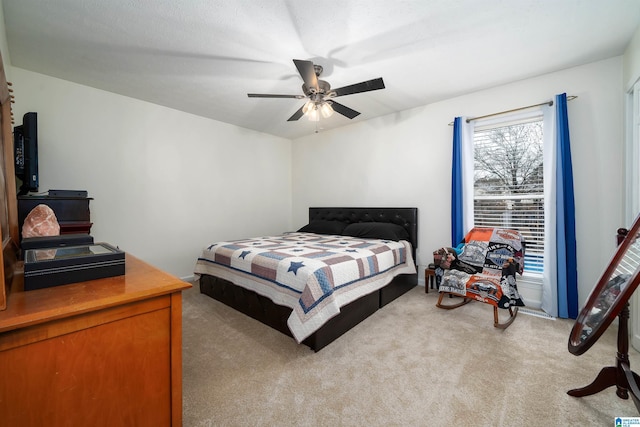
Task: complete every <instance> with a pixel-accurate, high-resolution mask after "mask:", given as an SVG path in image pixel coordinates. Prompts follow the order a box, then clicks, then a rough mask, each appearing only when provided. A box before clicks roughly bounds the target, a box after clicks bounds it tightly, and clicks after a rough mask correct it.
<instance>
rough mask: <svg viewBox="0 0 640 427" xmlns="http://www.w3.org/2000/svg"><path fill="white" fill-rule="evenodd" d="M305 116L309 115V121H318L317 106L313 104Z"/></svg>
mask: <svg viewBox="0 0 640 427" xmlns="http://www.w3.org/2000/svg"><path fill="white" fill-rule="evenodd" d="M307 117H309V121H311V122H317V121H320V113H319V112H318V107H317V106H315V105H314V106H313V108H311V109H310V110H309V111H307Z"/></svg>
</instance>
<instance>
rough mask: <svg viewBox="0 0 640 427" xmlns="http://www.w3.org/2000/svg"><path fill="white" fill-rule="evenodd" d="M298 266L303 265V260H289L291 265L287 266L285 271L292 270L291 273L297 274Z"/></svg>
mask: <svg viewBox="0 0 640 427" xmlns="http://www.w3.org/2000/svg"><path fill="white" fill-rule="evenodd" d="M300 267H304V262H302V261H291V265H290V266H289V269H288V270H287V273H288V272H290V271H293V274H298V269H299V268H300Z"/></svg>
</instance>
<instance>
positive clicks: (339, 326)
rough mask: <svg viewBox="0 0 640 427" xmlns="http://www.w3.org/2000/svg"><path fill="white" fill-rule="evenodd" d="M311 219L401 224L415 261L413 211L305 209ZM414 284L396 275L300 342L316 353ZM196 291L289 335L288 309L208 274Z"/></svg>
mask: <svg viewBox="0 0 640 427" xmlns="http://www.w3.org/2000/svg"><path fill="white" fill-rule="evenodd" d="M313 220H337V221H343V222H348V223H354V222H372V221H375V222H391V223H394V224H398V225H401V226H403V227H404V228H405V229H406V230H407V232H408V233H409V238H410V241H411V245H412V247H413V259H414V261H415V260H416V248H417V247H418V209H417V208H309V222H311V221H313ZM417 283H418V275H417V274H402V275H399V276H397V277H396V278H394V279H393V281H391V283H389V284H388V285H386V286H385V287H383V288H382V289H380V290H378V291H376V292H373V293H371V294H368V295H365V296H363V297H361V298H360V299H358V300H356V301H353V302H352V303H350V304H347V305H346V306H344V307H342V308H341V310H340V314H338V315H337V316H335V317H333V318H331V319H330V320H329V321H328V322H327V323H325V324H324V325H323V326H322V327H321V328H320V329H319V330H317V331H316V332H315V333H313V334H312V335H310V336H309V337H308V338H306V339H305V340H304V341H303V342H302V343H303V344H305V345H307V346H309V347H310V348H311V349H312V350H314V351H319V350H320V349H322V348H323V347H325V346H326V345H328V344H329V343H331V342H332V341H334V340H335V339H336V338H338V337H340V336H341V335H342V334H344V333H345V332H347V331H348V330H349V329H351V328H352V327H354V326H355V325H357V324H358V323H360V322H361V321H363V320H364V319H366V318H367V317H369V316H370V315H371V314H373V313H374V312H375V311H377V310H378V309H379V308H381V307H384V306H385V305H387V304H389V303H390V302H391V301H393V300H394V299H396V298H398V297H399V296H401V295H402V294H404V293H405V292H407V291H408V290H410V289H411V288H413V287H414V286H416V284H417ZM200 292H202V293H204V294H206V295H208V296H210V297H212V298H214V299H216V300H218V301H221V302H223V303H224V304H226V305H228V306H230V307H232V308H234V309H236V310H238V311H240V312H242V313H244V314H246V315H248V316H250V317H252V318H254V319H256V320H259V321H260V322H262V323H264V324H265V325H268V326H271V327H272V328H274V329H276V330H278V331H280V332H282V333H284V334H286V335H289V336H292V335H291V331H290V330H289V327H288V326H287V319H288V318H289V315H290V314H291V311H292V310H291V308H289V307H285V306H281V305H278V304H275V303H274V302H273V301H271V300H270V299H269V298H267V297H264V296H262V295H259V294H257V293H255V292H253V291H250V290H248V289H245V288H242V287H240V286H236V285H234V284H233V283H231V282H229V281H227V280H224V279H220V278H218V277H214V276H209V275H202V276H201V277H200Z"/></svg>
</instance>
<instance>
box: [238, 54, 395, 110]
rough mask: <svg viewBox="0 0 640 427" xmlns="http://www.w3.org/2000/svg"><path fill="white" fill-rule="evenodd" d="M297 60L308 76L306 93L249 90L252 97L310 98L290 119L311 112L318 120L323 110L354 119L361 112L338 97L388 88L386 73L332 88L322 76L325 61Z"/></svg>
mask: <svg viewBox="0 0 640 427" xmlns="http://www.w3.org/2000/svg"><path fill="white" fill-rule="evenodd" d="M293 62H294V64H296V68H297V69H298V72H299V73H300V76H301V77H302V80H304V84H303V85H302V92H303V93H304V95H277V94H263V93H248V94H247V96H249V98H295V99H304V98H308V99H309V100H308V101H307V102H306V103H305V104H304V105H303V106H302V107H300V109H299V110H298V111H296V112H295V113H293V116H291V117H289V119H288V120H287V121H289V122H291V121H295V120H298V119H299V118H300V117H302V116H303V115H306V116H308V117H309V120H311V121H316V122H317V121H318V120H319V119H320V114H322V116H323V117H325V118H326V117H329V116H331V115H332V114H333V112H334V111H337V112H338V113H340V114H342V115H343V116H345V117H347V118H349V119H353V118H354V117H356V116H358V115H359V114H360V113H359V112H358V111H355V110H352V109H351V108H349V107H346V106H344V105H342V104H339V103H337V102H336V101H335V100H334V98H336V97H338V96H344V95H352V94H354V93H361V92H369V91H372V90H378V89H384V82H383V81H382V77H380V78H377V79H373V80H367V81H365V82H361V83H356V84H352V85H349V86H343V87H341V88H338V89H331V85H330V84H329V83H328V82H326V81H324V80H320V79H319V78H318V77H320V74H322V66H321V65H317V64H314V63H313V62H311V61H304V60H300V59H294V60H293Z"/></svg>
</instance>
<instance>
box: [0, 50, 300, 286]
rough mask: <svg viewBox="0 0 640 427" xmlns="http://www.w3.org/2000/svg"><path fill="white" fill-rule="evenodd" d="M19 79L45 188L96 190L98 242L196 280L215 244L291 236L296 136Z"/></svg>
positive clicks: (18, 113)
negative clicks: (34, 123)
mask: <svg viewBox="0 0 640 427" xmlns="http://www.w3.org/2000/svg"><path fill="white" fill-rule="evenodd" d="M5 64H6V61H5ZM5 66H6V65H5ZM12 79H13V88H14V94H15V97H16V103H15V104H14V114H15V117H16V118H17V119H16V121H17V123H16V124H20V123H21V118H22V115H23V114H24V113H26V112H27V111H36V112H37V113H38V128H39V129H38V133H39V135H38V137H39V147H38V148H39V169H40V191H47V190H48V189H82V190H88V192H89V195H90V197H93V198H94V200H93V201H91V203H90V209H91V220H92V221H93V223H94V224H93V228H92V230H91V231H92V233H91V234H92V235H93V236H94V238H95V240H96V241H106V242H109V243H111V244H114V245H118V246H119V247H120V248H121V249H123V250H125V251H127V252H130V253H131V254H133V255H135V256H137V257H139V258H141V259H143V260H145V261H147V262H149V263H151V264H154V265H156V266H158V267H160V268H162V269H163V270H166V271H168V272H170V273H172V274H175V275H177V276H179V277H188V276H190V275H192V274H193V267H194V264H195V260H196V258H197V256H198V255H199V254H200V252H201V249H202V248H203V247H204V246H205V245H207V244H209V243H212V242H214V241H217V240H224V239H232V238H242V237H248V236H252V235H262V234H270V233H280V232H282V231H285V230H289V228H290V223H291V155H290V152H291V142H290V141H289V140H287V139H282V138H277V137H273V136H270V135H265V134H260V133H257V132H254V131H249V130H246V129H242V128H238V127H236V126H232V125H228V124H225V123H221V122H216V121H213V120H209V119H205V118H202V117H198V116H195V115H192V114H187V113H183V112H180V111H176V110H172V109H169V108H165V107H161V106H158V105H154V104H150V103H146V102H142V101H138V100H135V99H132V98H127V97H124V96H119V95H115V94H113V93H109V92H105V91H101V90H96V89H92V88H89V87H87V86H82V85H78V84H74V83H70V82H67V81H64V80H60V79H55V78H52V77H48V76H44V75H42V74H37V73H33V72H30V71H26V70H23V69H19V68H13V70H12Z"/></svg>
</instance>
